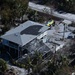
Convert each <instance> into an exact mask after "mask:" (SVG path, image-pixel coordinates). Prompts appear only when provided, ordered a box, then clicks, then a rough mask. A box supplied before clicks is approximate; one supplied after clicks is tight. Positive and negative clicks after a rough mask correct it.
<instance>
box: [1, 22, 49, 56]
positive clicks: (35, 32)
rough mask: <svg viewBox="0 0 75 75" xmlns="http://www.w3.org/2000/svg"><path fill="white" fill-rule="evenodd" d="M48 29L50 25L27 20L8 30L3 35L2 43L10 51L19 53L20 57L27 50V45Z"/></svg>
mask: <svg viewBox="0 0 75 75" xmlns="http://www.w3.org/2000/svg"><path fill="white" fill-rule="evenodd" d="M48 29H49V27H47V26H45V25H43V24H40V23H37V22H33V21H26V22H25V23H23V24H21V25H20V26H18V27H16V28H14V29H11V30H9V31H7V32H6V33H5V34H4V35H2V36H1V39H2V40H3V41H2V44H3V45H4V46H7V47H8V49H9V50H8V51H9V52H10V53H13V54H15V53H17V55H18V57H20V56H21V55H22V54H23V53H24V52H27V50H26V49H25V45H26V44H27V43H29V42H31V41H32V40H34V39H36V38H37V37H38V36H40V35H41V34H42V33H44V32H45V31H46V30H48ZM11 48H12V49H11ZM13 50H14V52H13Z"/></svg>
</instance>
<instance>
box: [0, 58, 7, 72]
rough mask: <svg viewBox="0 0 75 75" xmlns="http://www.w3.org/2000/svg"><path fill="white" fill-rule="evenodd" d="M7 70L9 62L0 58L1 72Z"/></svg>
mask: <svg viewBox="0 0 75 75" xmlns="http://www.w3.org/2000/svg"><path fill="white" fill-rule="evenodd" d="M6 70H7V64H6V62H5V61H4V60H3V59H0V72H5V71H6Z"/></svg>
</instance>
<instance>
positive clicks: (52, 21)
mask: <svg viewBox="0 0 75 75" xmlns="http://www.w3.org/2000/svg"><path fill="white" fill-rule="evenodd" d="M54 23H55V21H54V20H49V21H48V23H47V26H48V27H50V26H51V25H53V24H54Z"/></svg>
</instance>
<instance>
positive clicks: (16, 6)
mask: <svg viewBox="0 0 75 75" xmlns="http://www.w3.org/2000/svg"><path fill="white" fill-rule="evenodd" d="M27 7H28V0H0V11H1V12H0V15H1V20H2V23H3V24H8V23H10V24H13V23H14V20H15V19H16V18H21V17H22V18H23V15H24V14H25V12H26V9H27Z"/></svg>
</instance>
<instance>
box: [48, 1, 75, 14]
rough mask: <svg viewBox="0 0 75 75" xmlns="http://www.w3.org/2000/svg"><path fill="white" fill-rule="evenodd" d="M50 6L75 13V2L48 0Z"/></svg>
mask: <svg viewBox="0 0 75 75" xmlns="http://www.w3.org/2000/svg"><path fill="white" fill-rule="evenodd" d="M47 3H49V5H50V4H51V5H54V7H55V8H56V9H57V10H63V11H65V12H70V13H75V0H47Z"/></svg>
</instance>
